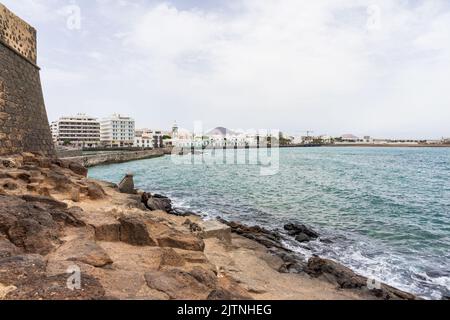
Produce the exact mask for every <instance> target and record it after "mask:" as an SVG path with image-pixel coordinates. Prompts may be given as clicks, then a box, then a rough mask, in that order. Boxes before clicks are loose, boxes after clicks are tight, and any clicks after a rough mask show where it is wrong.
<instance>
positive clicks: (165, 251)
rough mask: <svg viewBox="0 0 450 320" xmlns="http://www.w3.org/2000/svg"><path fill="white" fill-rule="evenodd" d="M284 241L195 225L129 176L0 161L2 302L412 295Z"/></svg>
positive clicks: (217, 225) (292, 232)
mask: <svg viewBox="0 0 450 320" xmlns="http://www.w3.org/2000/svg"><path fill="white" fill-rule="evenodd" d="M285 229H286V230H285V231H286V234H287V236H289V237H292V238H293V239H296V240H297V241H299V242H302V243H304V242H308V241H314V240H317V239H320V235H319V234H317V233H316V232H314V230H311V229H310V228H308V227H307V226H303V225H295V224H288V225H286V226H285ZM285 236H286V235H283V234H278V233H275V232H272V231H269V230H265V229H264V228H261V227H258V226H254V227H249V226H245V225H242V224H239V223H237V222H229V221H225V220H221V221H202V219H201V218H200V217H198V216H196V215H195V214H192V213H189V212H182V211H180V210H176V209H174V208H173V207H172V203H171V201H170V199H168V198H166V197H164V196H161V195H154V194H151V193H146V192H142V191H136V190H135V189H134V184H133V181H132V177H131V176H128V177H125V178H124V180H123V181H122V182H121V183H120V185H114V184H111V183H107V182H102V181H95V180H92V179H88V178H87V169H85V168H84V167H83V166H81V165H80V164H78V163H76V162H71V161H64V160H52V159H48V158H45V157H43V156H42V155H39V154H31V153H23V154H20V155H15V156H11V157H3V158H1V159H0V300H2V299H7V300H8V299H9V300H11V299H34V300H40V299H164V300H167V299H202V300H203V299H221V300H232V299H320V300H322V299H416V297H415V296H413V295H411V294H408V293H405V292H402V291H400V290H397V289H395V288H392V287H389V286H387V285H384V284H380V285H379V286H371V285H370V283H369V281H368V279H367V278H364V277H362V276H359V275H357V274H355V273H353V272H352V271H351V270H350V269H348V268H345V267H344V266H342V265H340V264H338V263H336V262H333V261H329V260H326V259H322V258H320V257H312V258H311V259H309V260H308V261H306V260H305V259H304V257H301V256H299V255H297V254H296V253H294V252H292V251H291V250H289V249H288V248H286V247H285V246H284V245H283V237H285ZM78 271H79V272H78ZM77 277H78V278H77ZM77 279H79V280H80V281H79V282H77V281H76V280H77ZM77 284H78V285H79V286H77ZM73 285H75V287H74V286H73Z"/></svg>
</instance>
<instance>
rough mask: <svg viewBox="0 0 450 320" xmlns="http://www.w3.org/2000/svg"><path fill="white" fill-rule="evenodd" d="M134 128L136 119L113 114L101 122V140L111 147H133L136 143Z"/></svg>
mask: <svg viewBox="0 0 450 320" xmlns="http://www.w3.org/2000/svg"><path fill="white" fill-rule="evenodd" d="M134 128H135V122H134V119H132V118H130V117H126V116H122V115H120V114H113V115H112V116H110V117H108V118H105V119H102V120H101V122H100V141H101V143H102V144H103V145H105V146H110V147H131V146H133V144H134V135H135V131H134V130H135V129H134Z"/></svg>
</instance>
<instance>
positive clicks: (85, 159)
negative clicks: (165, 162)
mask: <svg viewBox="0 0 450 320" xmlns="http://www.w3.org/2000/svg"><path fill="white" fill-rule="evenodd" d="M171 151H172V149H171V148H164V149H154V150H145V151H119V152H102V153H98V154H92V155H86V156H80V157H71V158H64V159H66V160H70V161H73V162H77V163H79V164H81V165H83V166H85V167H86V168H89V167H94V166H98V165H104V164H111V163H122V162H129V161H136V160H144V159H151V158H157V157H162V156H164V155H166V154H170V153H171Z"/></svg>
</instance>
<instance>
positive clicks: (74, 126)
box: [50, 114, 100, 148]
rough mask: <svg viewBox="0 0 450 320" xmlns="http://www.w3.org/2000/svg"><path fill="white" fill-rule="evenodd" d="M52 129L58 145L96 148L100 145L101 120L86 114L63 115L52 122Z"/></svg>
mask: <svg viewBox="0 0 450 320" xmlns="http://www.w3.org/2000/svg"><path fill="white" fill-rule="evenodd" d="M50 129H51V132H52V137H53V142H54V143H55V145H57V146H71V147H76V148H94V147H97V146H99V145H100V122H98V121H97V119H96V118H93V117H89V116H87V115H85V114H77V115H76V116H65V117H61V118H59V119H58V120H57V121H53V122H52V123H51V126H50Z"/></svg>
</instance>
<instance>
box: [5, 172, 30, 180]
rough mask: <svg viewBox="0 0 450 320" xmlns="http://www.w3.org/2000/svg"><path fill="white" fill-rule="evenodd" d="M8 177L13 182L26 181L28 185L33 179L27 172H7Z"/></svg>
mask: <svg viewBox="0 0 450 320" xmlns="http://www.w3.org/2000/svg"><path fill="white" fill-rule="evenodd" d="M7 176H8V177H9V178H11V179H13V180H22V181H25V182H26V183H30V179H31V174H29V173H28V172H26V171H22V170H19V171H8V172H7Z"/></svg>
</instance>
